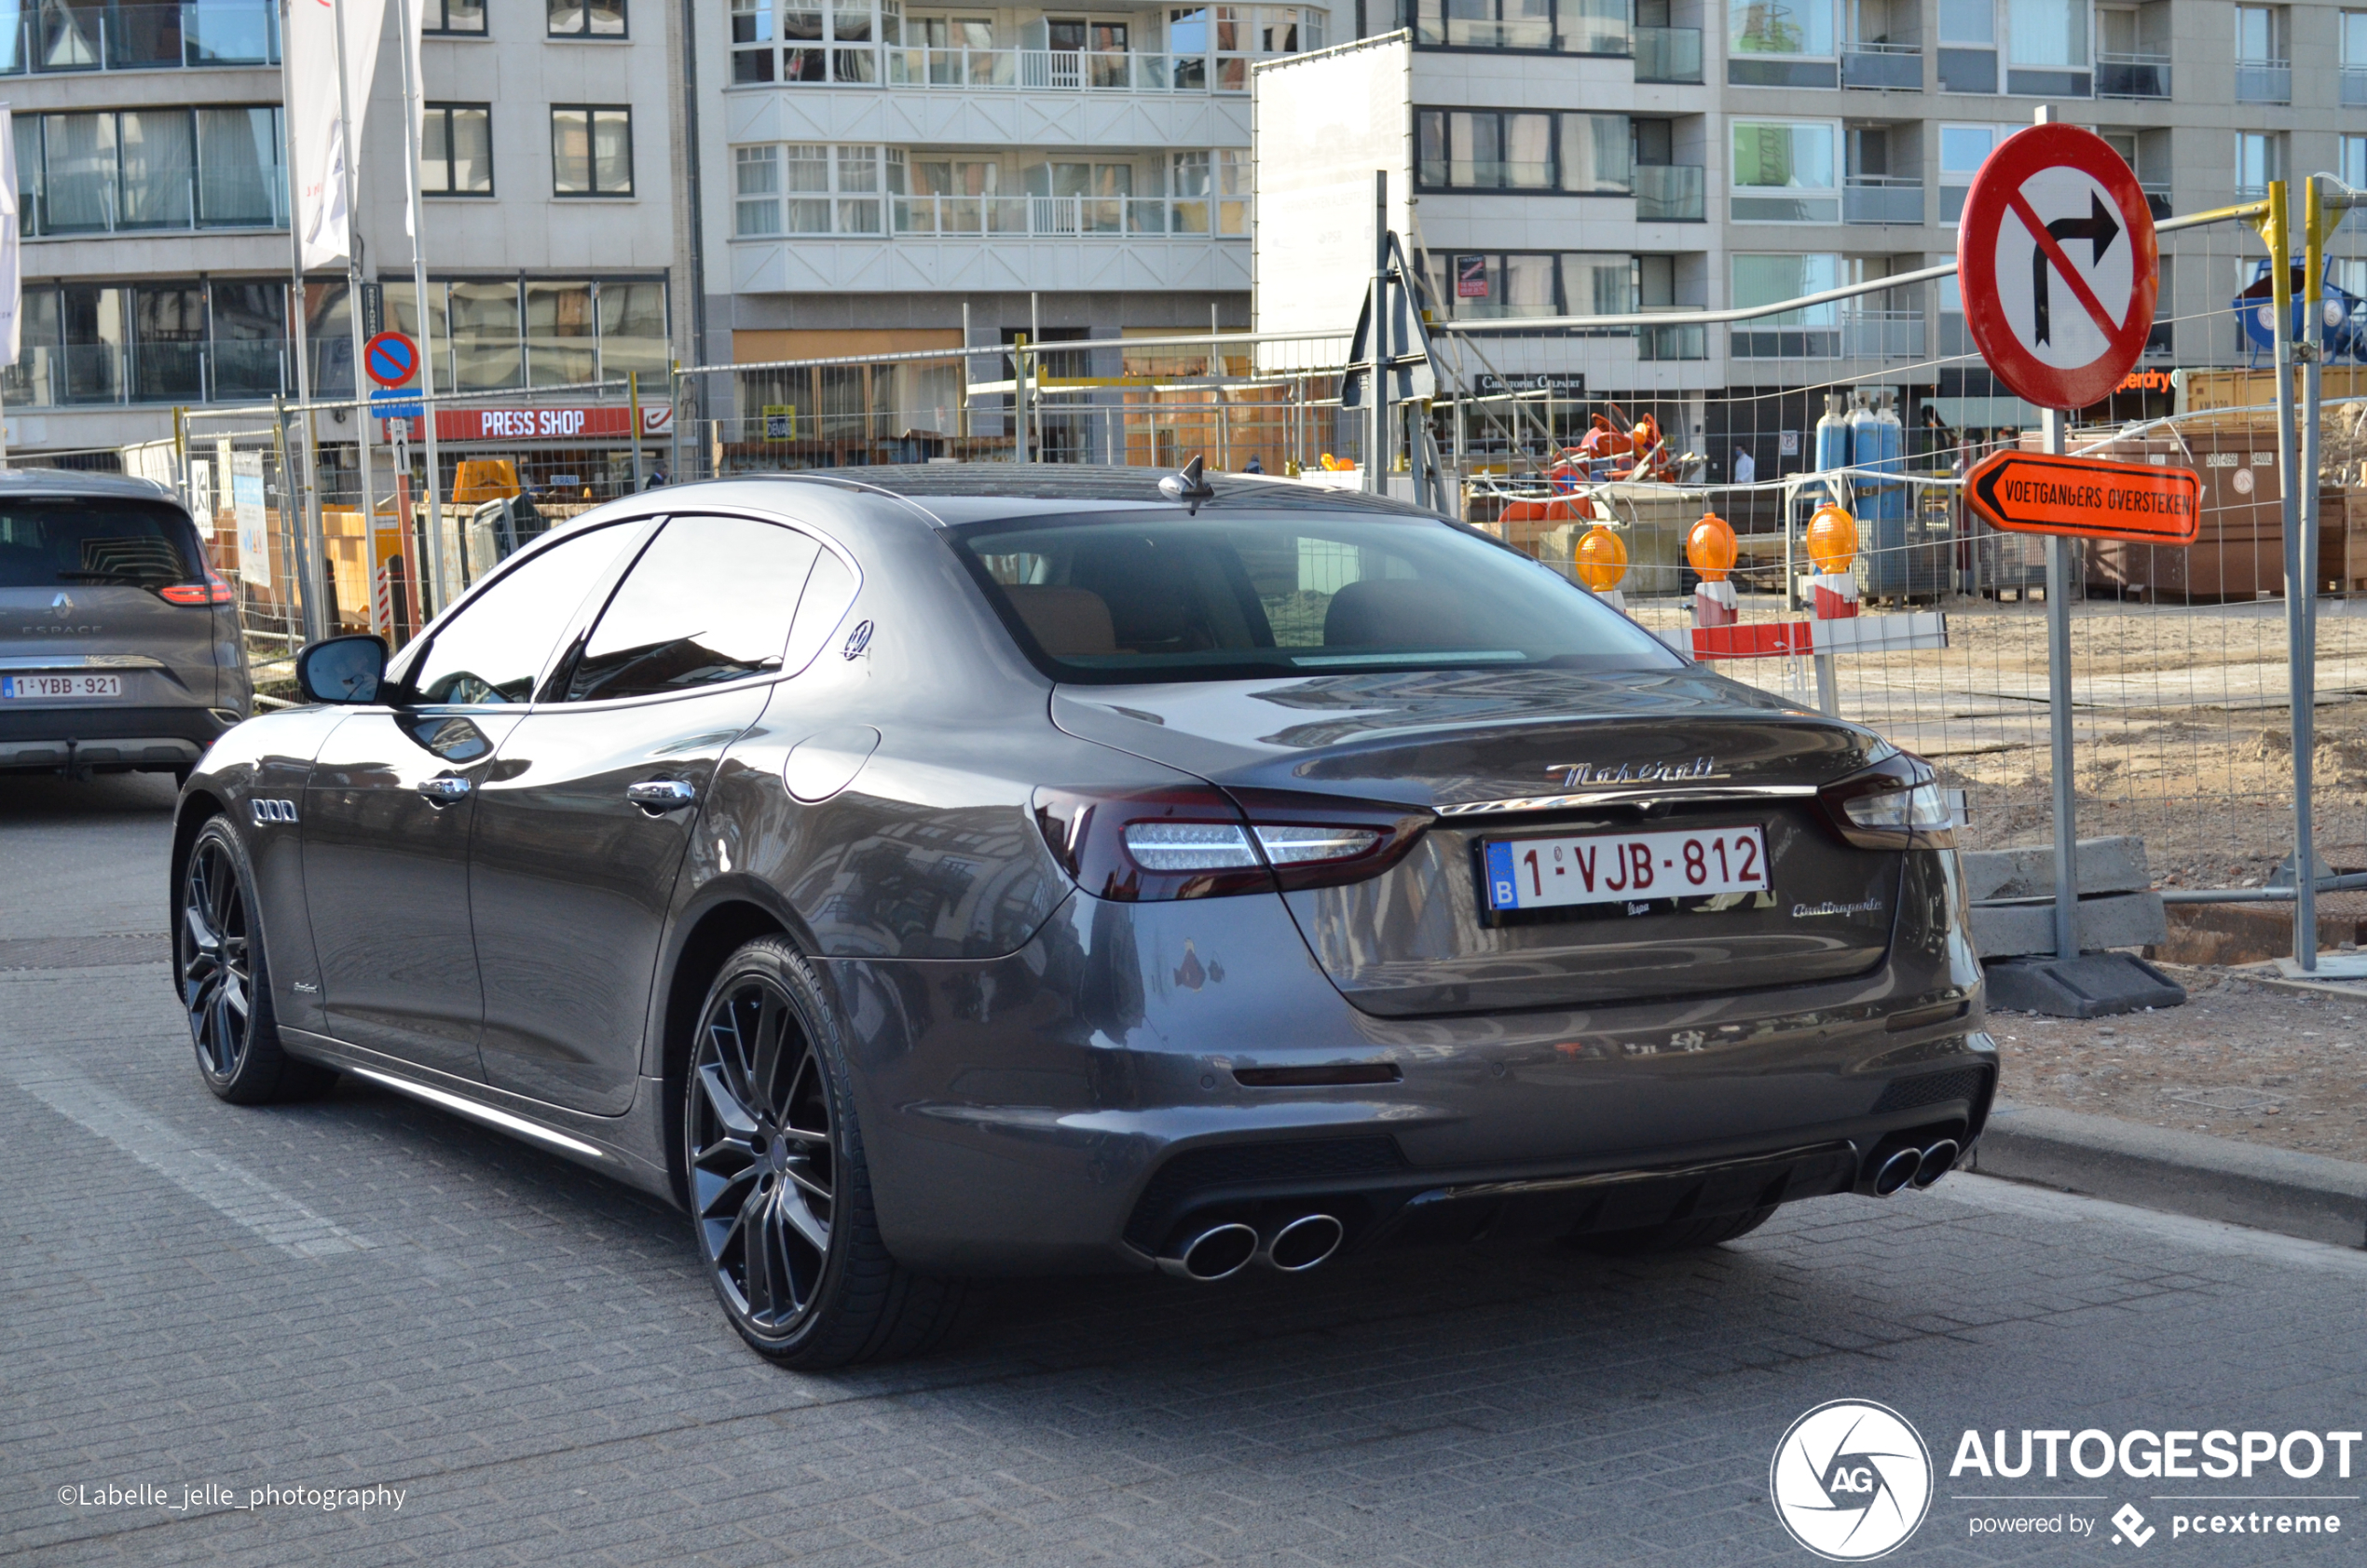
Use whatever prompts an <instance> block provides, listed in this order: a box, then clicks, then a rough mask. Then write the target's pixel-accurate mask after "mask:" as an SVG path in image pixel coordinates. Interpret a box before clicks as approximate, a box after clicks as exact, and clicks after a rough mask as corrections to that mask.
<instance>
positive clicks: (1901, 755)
mask: <svg viewBox="0 0 2367 1568" xmlns="http://www.w3.org/2000/svg"><path fill="white" fill-rule="evenodd" d="M1816 798H1817V800H1818V802H1819V803H1820V804H1821V805H1823V807H1824V808H1825V815H1826V816H1827V819H1829V820H1830V821H1831V823H1832V825H1833V828H1834V831H1836V832H1838V833H1839V834H1840V836H1841V837H1842V838H1843V839H1847V840H1848V841H1849V842H1850V843H1853V844H1855V845H1857V846H1858V847H1859V848H1861V849H1868V850H1905V849H1918V850H1944V849H1949V848H1951V847H1953V846H1954V844H1955V842H1956V808H1955V804H1954V802H1953V801H1952V800H1951V799H1950V791H1948V790H1945V789H1942V788H1941V787H1940V784H1939V771H1938V770H1937V769H1936V768H1934V767H1933V766H1932V765H1931V764H1930V763H1928V762H1926V761H1924V760H1923V759H1922V757H1917V756H1916V755H1915V754H1914V753H1913V752H1908V751H1902V752H1898V753H1895V754H1894V755H1892V756H1890V757H1884V758H1883V759H1882V760H1881V761H1880V762H1877V763H1875V764H1874V765H1873V766H1872V767H1871V768H1868V769H1866V770H1863V771H1862V772H1856V773H1852V774H1851V775H1850V776H1849V777H1847V778H1845V779H1837V780H1835V781H1834V782H1833V783H1831V784H1827V785H1826V786H1825V787H1824V788H1822V789H1820V790H1818V791H1817V792H1816Z"/></svg>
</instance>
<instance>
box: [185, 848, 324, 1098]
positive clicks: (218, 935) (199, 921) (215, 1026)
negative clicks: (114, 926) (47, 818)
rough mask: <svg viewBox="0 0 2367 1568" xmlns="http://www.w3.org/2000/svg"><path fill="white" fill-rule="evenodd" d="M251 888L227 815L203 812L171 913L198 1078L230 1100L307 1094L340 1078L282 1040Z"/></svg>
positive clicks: (243, 852)
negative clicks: (299, 1057) (303, 1057)
mask: <svg viewBox="0 0 2367 1568" xmlns="http://www.w3.org/2000/svg"><path fill="white" fill-rule="evenodd" d="M253 890H254V868H253V865H252V864H251V863H250V862H249V861H248V859H247V852H246V846H245V845H244V844H241V843H240V842H239V836H238V834H237V833H235V832H233V831H232V830H231V827H230V823H229V819H227V818H226V817H221V816H216V817H212V818H210V819H208V821H207V822H206V825H204V826H203V827H200V828H198V837H197V839H196V841H195V842H194V843H192V844H191V845H190V846H189V858H188V860H187V861H186V862H185V863H184V864H183V866H182V868H181V876H180V878H179V879H178V884H177V887H176V889H175V895H174V903H173V910H172V916H173V919H172V969H173V984H174V987H175V989H177V990H178V991H179V992H180V995H181V1011H182V1013H183V1015H184V1016H185V1017H186V1018H187V1019H188V1021H189V1043H190V1044H191V1045H192V1046H193V1047H194V1048H195V1049H196V1051H197V1054H198V1077H200V1078H202V1079H204V1080H205V1086H206V1087H207V1088H209V1089H211V1090H212V1091H213V1093H214V1095H215V1097H216V1098H220V1099H226V1100H228V1101H229V1102H230V1103H231V1104H233V1105H262V1104H265V1103H267V1102H269V1101H273V1100H293V1099H309V1098H313V1097H315V1096H317V1095H320V1094H322V1093H323V1092H325V1091H326V1090H327V1089H328V1088H329V1087H330V1086H331V1085H333V1084H335V1083H336V1080H337V1075H336V1072H335V1070H333V1069H330V1068H325V1067H320V1066H317V1065H315V1064H314V1063H311V1062H302V1061H297V1060H296V1059H295V1058H294V1057H291V1056H289V1055H288V1054H287V1052H286V1051H285V1050H284V1049H282V1048H281V1046H280V1025H279V1020H278V1018H277V1017H276V1016H274V1014H273V1012H272V1008H271V979H270V971H269V965H268V962H267V957H266V954H265V952H264V938H263V928H262V925H261V923H260V921H258V920H256V918H255V903H254V892H253Z"/></svg>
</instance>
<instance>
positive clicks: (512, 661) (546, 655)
mask: <svg viewBox="0 0 2367 1568" xmlns="http://www.w3.org/2000/svg"><path fill="white" fill-rule="evenodd" d="M640 532H641V530H640V529H638V528H636V527H634V526H633V525H630V524H623V525H616V526H612V527H606V528H593V529H589V530H587V531H586V532H584V533H581V534H578V535H576V536H575V537H574V538H572V539H562V540H561V541H560V542H558V543H557V544H554V545H553V546H551V547H550V548H549V549H548V550H545V551H544V552H542V553H541V554H540V555H537V556H536V557H534V559H532V560H530V561H527V562H525V563H523V564H521V565H520V566H518V567H517V568H516V569H515V570H514V571H512V572H511V573H510V574H509V575H507V576H506V577H504V578H502V579H500V580H499V581H498V582H496V583H494V584H493V585H492V586H491V587H489V588H487V589H486V591H485V592H484V593H482V594H480V595H479V596H478V597H477V599H476V601H475V602H474V603H472V604H471V605H470V606H469V607H467V608H465V609H463V610H461V611H460V613H459V614H458V615H457V616H455V617H453V619H452V620H451V621H450V623H449V624H447V625H445V626H444V627H442V628H440V629H439V630H438V631H437V632H436V634H435V640H434V641H433V642H432V643H430V644H429V645H428V650H427V652H426V654H425V655H423V656H422V657H421V658H420V660H419V662H418V664H417V667H416V668H415V669H413V670H412V672H411V676H410V681H409V685H410V688H411V689H412V690H413V691H414V692H416V693H417V700H418V701H419V702H454V703H462V704H471V705H473V704H480V703H494V702H532V701H533V700H534V678H535V676H537V675H540V674H541V673H542V666H543V665H544V664H546V663H547V662H549V661H550V658H551V650H552V649H553V648H555V647H557V646H558V641H559V637H560V635H561V634H563V633H565V632H566V631H567V629H568V622H569V621H571V620H574V619H575V614H576V611H577V610H578V609H579V608H581V606H582V604H583V598H584V595H585V594H587V593H591V592H592V590H593V589H594V588H595V587H596V586H597V585H598V584H599V582H600V579H602V578H603V577H605V576H606V575H607V574H608V571H609V567H610V566H614V565H615V563H616V558H617V555H618V553H619V552H621V551H623V549H624V547H625V546H626V545H628V544H630V543H631V542H632V541H633V540H634V539H636V538H638V537H640Z"/></svg>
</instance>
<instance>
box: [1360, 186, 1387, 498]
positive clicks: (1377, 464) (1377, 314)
mask: <svg viewBox="0 0 2367 1568" xmlns="http://www.w3.org/2000/svg"><path fill="white" fill-rule="evenodd" d="M1368 347H1369V348H1371V350H1372V354H1373V360H1372V373H1373V374H1372V379H1371V381H1370V383H1369V384H1368V385H1367V386H1366V388H1365V389H1364V391H1365V401H1366V404H1367V406H1366V407H1365V410H1364V431H1365V434H1364V444H1365V447H1366V448H1367V450H1366V452H1365V454H1364V489H1365V491H1366V493H1368V494H1370V495H1375V496H1377V495H1380V494H1381V493H1382V492H1383V491H1384V490H1386V489H1387V488H1388V485H1389V482H1388V480H1386V479H1385V478H1383V477H1382V476H1383V474H1384V473H1386V472H1387V470H1386V469H1385V468H1384V467H1383V465H1384V464H1385V463H1387V462H1388V460H1389V459H1388V457H1387V456H1386V452H1385V448H1386V446H1387V444H1388V442H1389V394H1388V392H1386V391H1385V390H1383V389H1382V387H1381V378H1382V377H1383V376H1385V375H1388V374H1389V171H1388V170H1385V169H1375V170H1373V338H1372V342H1371V343H1370V344H1369V345H1368Z"/></svg>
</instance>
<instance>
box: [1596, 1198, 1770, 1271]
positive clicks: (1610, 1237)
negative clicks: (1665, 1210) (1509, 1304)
mask: <svg viewBox="0 0 2367 1568" xmlns="http://www.w3.org/2000/svg"><path fill="white" fill-rule="evenodd" d="M1774 1212H1775V1206H1774V1205H1773V1204H1769V1205H1767V1206H1766V1207H1763V1208H1752V1209H1745V1210H1744V1212H1742V1213H1740V1214H1712V1215H1707V1216H1705V1217H1703V1218H1702V1219H1699V1220H1671V1221H1670V1222H1669V1223H1667V1224H1665V1225H1642V1226H1638V1227H1637V1228H1636V1229H1635V1230H1632V1231H1597V1232H1594V1233H1593V1234H1587V1235H1575V1236H1572V1237H1570V1238H1569V1244H1570V1246H1572V1247H1574V1248H1577V1249H1578V1250H1579V1251H1580V1252H1591V1253H1594V1255H1595V1256H1597V1257H1603V1258H1638V1257H1644V1256H1647V1255H1649V1254H1650V1253H1655V1252H1698V1251H1700V1250H1701V1249H1702V1248H1707V1247H1717V1246H1718V1245H1720V1244H1722V1243H1725V1242H1730V1241H1733V1240H1735V1239H1737V1238H1738V1237H1742V1236H1746V1235H1748V1234H1751V1233H1752V1232H1753V1231H1755V1230H1757V1229H1758V1228H1759V1227H1760V1226H1761V1225H1764V1224H1766V1223H1767V1221H1768V1219H1769V1217H1770V1216H1772V1214H1773V1213H1774Z"/></svg>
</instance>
